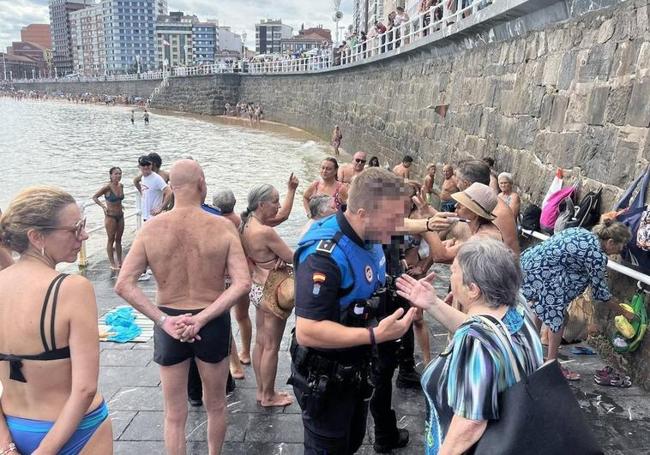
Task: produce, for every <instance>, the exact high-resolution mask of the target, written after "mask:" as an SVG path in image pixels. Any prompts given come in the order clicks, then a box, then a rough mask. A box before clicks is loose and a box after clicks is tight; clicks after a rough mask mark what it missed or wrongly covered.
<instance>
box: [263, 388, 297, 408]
mask: <svg viewBox="0 0 650 455" xmlns="http://www.w3.org/2000/svg"><path fill="white" fill-rule="evenodd" d="M291 403H293V398H291V397H290V396H289V394H287V393H286V392H276V394H275V395H273V396H272V397H271V398H270V399H268V400H264V399H263V400H262V401H261V402H260V404H261V405H262V406H263V407H265V408H266V407H273V406H289V405H290V404H291Z"/></svg>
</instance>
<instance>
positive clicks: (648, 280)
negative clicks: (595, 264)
mask: <svg viewBox="0 0 650 455" xmlns="http://www.w3.org/2000/svg"><path fill="white" fill-rule="evenodd" d="M521 232H522V233H524V234H525V235H528V236H530V237H534V238H536V239H539V240H542V241H543V240H547V239H549V238H550V236H548V235H546V234H542V233H541V232H537V231H530V230H528V229H522V230H521ZM607 267H608V268H610V269H612V270H614V271H616V272H618V273H620V274H622V275H625V276H629V277H630V278H632V279H635V280H637V281H640V282H641V283H643V284H647V285H650V276H648V275H646V274H645V273H641V272H639V271H637V270H634V269H631V268H629V267H626V266H624V265H623V264H619V263H618V262H615V261H612V260H611V259H608V260H607Z"/></svg>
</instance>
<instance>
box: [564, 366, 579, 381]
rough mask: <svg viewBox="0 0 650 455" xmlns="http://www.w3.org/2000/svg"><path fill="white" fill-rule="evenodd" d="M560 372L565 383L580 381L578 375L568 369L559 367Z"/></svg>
mask: <svg viewBox="0 0 650 455" xmlns="http://www.w3.org/2000/svg"><path fill="white" fill-rule="evenodd" d="M560 369H561V370H562V374H563V375H564V379H566V380H567V381H579V380H580V373H576V372H575V371H571V370H569V369H568V368H564V367H560Z"/></svg>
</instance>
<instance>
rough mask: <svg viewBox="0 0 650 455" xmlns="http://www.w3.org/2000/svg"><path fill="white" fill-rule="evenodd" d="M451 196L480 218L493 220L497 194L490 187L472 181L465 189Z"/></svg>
mask: <svg viewBox="0 0 650 455" xmlns="http://www.w3.org/2000/svg"><path fill="white" fill-rule="evenodd" d="M451 197H452V198H453V199H454V200H455V201H456V202H458V203H459V204H461V205H462V206H464V207H467V208H468V209H469V210H471V211H472V212H474V213H476V214H477V215H478V216H480V217H481V218H485V219H488V220H494V219H495V218H496V217H495V216H494V214H493V213H492V211H493V210H494V209H495V208H496V206H497V195H496V193H495V192H494V190H493V189H492V188H490V187H489V186H487V185H483V184H482V183H478V182H475V183H472V185H471V186H470V187H469V188H467V189H466V190H465V191H459V192H458V193H454V194H452V195H451Z"/></svg>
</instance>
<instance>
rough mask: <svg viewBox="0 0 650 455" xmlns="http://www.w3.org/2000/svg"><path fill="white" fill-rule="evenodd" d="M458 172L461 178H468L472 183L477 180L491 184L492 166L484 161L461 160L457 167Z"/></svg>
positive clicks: (484, 183)
mask: <svg viewBox="0 0 650 455" xmlns="http://www.w3.org/2000/svg"><path fill="white" fill-rule="evenodd" d="M456 173H457V175H458V177H459V178H460V179H462V180H467V181H468V182H469V184H470V185H471V184H472V183H477V182H478V183H482V184H483V185H488V186H489V185H490V166H488V165H487V163H485V162H483V161H479V160H466V161H461V162H460V163H459V164H458V166H457V167H456ZM468 186H469V185H468Z"/></svg>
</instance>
